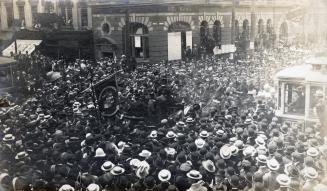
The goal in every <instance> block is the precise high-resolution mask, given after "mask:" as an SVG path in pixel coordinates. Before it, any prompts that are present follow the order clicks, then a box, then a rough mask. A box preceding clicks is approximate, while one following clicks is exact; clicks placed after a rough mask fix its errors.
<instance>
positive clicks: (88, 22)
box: [87, 7, 92, 29]
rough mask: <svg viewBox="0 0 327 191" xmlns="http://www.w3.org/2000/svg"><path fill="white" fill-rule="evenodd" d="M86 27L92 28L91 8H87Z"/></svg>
mask: <svg viewBox="0 0 327 191" xmlns="http://www.w3.org/2000/svg"><path fill="white" fill-rule="evenodd" d="M87 25H88V27H89V28H90V29H91V28H92V8H91V7H87Z"/></svg>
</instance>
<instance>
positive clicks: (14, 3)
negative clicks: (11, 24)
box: [12, 0, 19, 20]
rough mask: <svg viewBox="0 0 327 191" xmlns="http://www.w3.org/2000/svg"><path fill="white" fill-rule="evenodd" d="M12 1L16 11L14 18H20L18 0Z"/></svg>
mask: <svg viewBox="0 0 327 191" xmlns="http://www.w3.org/2000/svg"><path fill="white" fill-rule="evenodd" d="M12 3H13V5H12V6H13V7H12V8H13V12H14V19H17V20H18V19H19V10H18V6H17V0H13V1H12Z"/></svg>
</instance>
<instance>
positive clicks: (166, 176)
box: [158, 169, 171, 182]
mask: <svg viewBox="0 0 327 191" xmlns="http://www.w3.org/2000/svg"><path fill="white" fill-rule="evenodd" d="M170 178H171V173H170V171H169V170H166V169H163V170H161V171H160V172H159V173H158V179H159V180H160V181H162V182H168V181H169V180H170Z"/></svg>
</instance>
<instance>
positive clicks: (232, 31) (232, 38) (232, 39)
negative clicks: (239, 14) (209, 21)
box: [231, 0, 236, 44]
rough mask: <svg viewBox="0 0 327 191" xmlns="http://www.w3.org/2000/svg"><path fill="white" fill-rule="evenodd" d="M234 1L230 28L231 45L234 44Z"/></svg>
mask: <svg viewBox="0 0 327 191" xmlns="http://www.w3.org/2000/svg"><path fill="white" fill-rule="evenodd" d="M235 4H236V2H235V0H233V1H232V26H231V29H232V30H231V33H232V34H231V44H235Z"/></svg>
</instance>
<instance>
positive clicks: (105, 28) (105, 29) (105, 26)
mask: <svg viewBox="0 0 327 191" xmlns="http://www.w3.org/2000/svg"><path fill="white" fill-rule="evenodd" d="M101 29H102V32H103V33H104V34H108V33H109V32H110V26H109V24H108V23H103V24H102V27H101Z"/></svg>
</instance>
